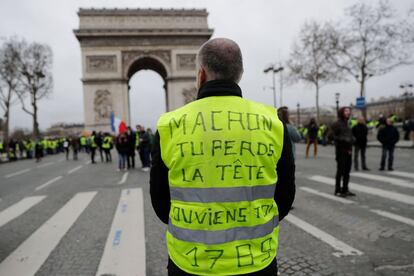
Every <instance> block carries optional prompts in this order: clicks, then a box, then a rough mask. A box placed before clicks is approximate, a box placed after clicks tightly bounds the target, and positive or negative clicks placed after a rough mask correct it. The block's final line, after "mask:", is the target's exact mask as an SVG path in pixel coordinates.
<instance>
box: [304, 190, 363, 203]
mask: <svg viewBox="0 0 414 276" xmlns="http://www.w3.org/2000/svg"><path fill="white" fill-rule="evenodd" d="M299 189H301V190H303V191H305V192H308V193H311V194H314V195H318V196H321V197H324V198H327V199H331V200H334V201H338V202H341V203H345V204H352V203H355V202H354V201H352V200H349V199H345V198H341V197H337V196H333V195H330V194H327V193H323V192H320V191H318V190H314V189H311V188H308V187H300V188H299Z"/></svg>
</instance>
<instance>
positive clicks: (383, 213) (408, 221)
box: [370, 210, 414, 226]
mask: <svg viewBox="0 0 414 276" xmlns="http://www.w3.org/2000/svg"><path fill="white" fill-rule="evenodd" d="M370 211H371V212H374V213H375V214H377V215H380V216H383V217H386V218H390V219H393V220H396V221H399V222H402V223H405V224H408V225H411V226H414V220H412V219H410V218H406V217H403V216H400V215H396V214H393V213H389V212H386V211H382V210H370Z"/></svg>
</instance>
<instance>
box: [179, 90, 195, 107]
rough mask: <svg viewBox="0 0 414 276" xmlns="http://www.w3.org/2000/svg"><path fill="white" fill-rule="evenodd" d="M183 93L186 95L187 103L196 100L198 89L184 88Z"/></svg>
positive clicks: (185, 101)
mask: <svg viewBox="0 0 414 276" xmlns="http://www.w3.org/2000/svg"><path fill="white" fill-rule="evenodd" d="M182 93H183V96H184V103H185V104H188V103H190V102H192V101H195V99H196V98H197V89H196V88H195V87H193V88H189V89H186V88H184V89H183V92H182Z"/></svg>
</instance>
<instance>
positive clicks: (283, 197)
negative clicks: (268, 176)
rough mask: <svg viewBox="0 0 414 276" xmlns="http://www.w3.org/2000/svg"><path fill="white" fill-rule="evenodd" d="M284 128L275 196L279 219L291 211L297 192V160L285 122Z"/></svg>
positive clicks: (277, 168)
mask: <svg viewBox="0 0 414 276" xmlns="http://www.w3.org/2000/svg"><path fill="white" fill-rule="evenodd" d="M283 128H284V135H283V149H282V155H281V156H280V159H279V161H278V163H277V167H276V171H277V176H278V179H277V183H276V191H275V197H274V198H275V201H276V203H277V207H278V208H279V221H281V220H282V219H283V218H284V217H285V216H286V215H287V214H288V213H289V211H290V208H291V207H292V204H293V200H294V199H295V193H296V188H295V160H294V157H293V152H292V144H291V141H290V138H289V133H288V130H287V128H286V125H285V124H283Z"/></svg>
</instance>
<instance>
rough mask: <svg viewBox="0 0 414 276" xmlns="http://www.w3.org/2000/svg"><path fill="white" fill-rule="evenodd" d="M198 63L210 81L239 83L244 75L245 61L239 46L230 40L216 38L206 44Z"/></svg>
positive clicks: (199, 55) (200, 53)
mask: <svg viewBox="0 0 414 276" xmlns="http://www.w3.org/2000/svg"><path fill="white" fill-rule="evenodd" d="M197 61H198V64H199V66H201V67H202V68H204V70H205V71H206V74H207V75H208V78H209V80H229V81H233V82H236V83H238V82H239V81H240V79H241V76H242V74H243V59H242V54H241V51H240V47H239V45H237V43H236V42H234V41H233V40H231V39H228V38H214V39H211V40H209V41H207V42H206V43H204V44H203V45H202V46H201V48H200V50H199V52H198V57H197Z"/></svg>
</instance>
